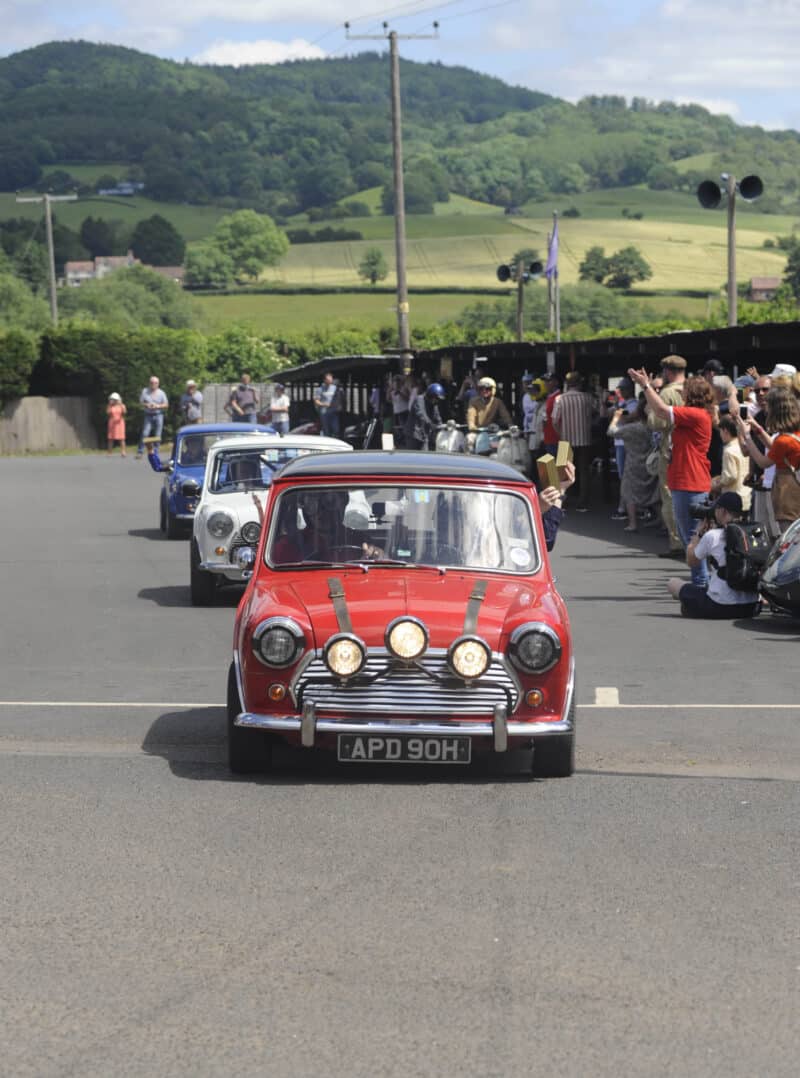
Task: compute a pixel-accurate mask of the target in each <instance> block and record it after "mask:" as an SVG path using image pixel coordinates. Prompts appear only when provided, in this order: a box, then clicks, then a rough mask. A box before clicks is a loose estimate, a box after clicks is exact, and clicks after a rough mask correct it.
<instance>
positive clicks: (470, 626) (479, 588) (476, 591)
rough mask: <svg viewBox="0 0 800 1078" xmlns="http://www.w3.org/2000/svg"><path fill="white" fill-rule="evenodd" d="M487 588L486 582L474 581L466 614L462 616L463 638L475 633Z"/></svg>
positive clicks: (487, 582)
mask: <svg viewBox="0 0 800 1078" xmlns="http://www.w3.org/2000/svg"><path fill="white" fill-rule="evenodd" d="M488 586H489V581H488V580H476V581H475V587H474V588H473V589H472V594H471V595H470V597H469V602H468V603H467V612H466V614H465V615H464V629H463V634H464V636H470V635H472V633H474V632H475V629H476V628H477V625H478V613H479V612H480V608H481V603H482V602H483V599H484V596H485V595H486V589H487V588H488Z"/></svg>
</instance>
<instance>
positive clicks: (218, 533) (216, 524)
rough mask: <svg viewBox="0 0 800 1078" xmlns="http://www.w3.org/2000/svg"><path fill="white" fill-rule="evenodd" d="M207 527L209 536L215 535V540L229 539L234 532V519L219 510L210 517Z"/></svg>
mask: <svg viewBox="0 0 800 1078" xmlns="http://www.w3.org/2000/svg"><path fill="white" fill-rule="evenodd" d="M206 527H207V528H208V531H209V534H210V535H213V536H214V538H215V539H227V537H228V536H229V535H230V534H231V532H232V531H233V517H232V516H231V515H230V513H226V512H224V511H223V510H222V509H217V510H216V511H215V512H213V513H212V514H211V515H210V516H209V518H208V520H207V521H206Z"/></svg>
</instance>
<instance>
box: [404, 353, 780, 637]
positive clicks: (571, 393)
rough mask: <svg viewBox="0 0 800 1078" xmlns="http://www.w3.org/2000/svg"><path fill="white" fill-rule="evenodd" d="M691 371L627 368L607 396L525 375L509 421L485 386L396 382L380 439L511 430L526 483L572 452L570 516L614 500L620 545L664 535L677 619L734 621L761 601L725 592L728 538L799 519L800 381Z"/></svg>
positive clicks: (719, 369) (416, 440)
mask: <svg viewBox="0 0 800 1078" xmlns="http://www.w3.org/2000/svg"><path fill="white" fill-rule="evenodd" d="M688 367H689V365H688V363H687V361H686V359H684V358H683V357H682V356H679V355H668V356H665V357H664V359H663V360H662V362H661V364H660V369H659V371H658V372H657V373H656V374H648V373H647V372H646V371H644V370H637V369H635V368H631V369H630V370H629V371H628V372H627V375H626V376H624V377H623V378H621V379H620V380H619V381H618V384H617V385H616V386H615V387H614V388H613V389H608V388H607V387H604V386H602V385H601V383H600V380H599V379H598V378H596V377H592V376H588V377H586V376H584V375H583V374H582V373H581V372H578V371H570V372H568V373H567V375H566V376H565V378H564V380H563V383H562V382H561V381H560V380H559V378H558V377H557V376H556V375H555V374H553V373H552V372H549V373H546V374H544V375H542V376H541V377H535V376H531V375H527V374H526V375H525V376H523V378H522V380H521V384H520V387H519V389H520V390H521V393H519V394H518V397H517V402H516V405H517V407H516V414H513V415H512V413H511V411H510V408H509V406H510V404H511V402H510V401H503V400H501V398H500V396H499V394H498V393H497V386H496V383H495V382H494V380H493V379H491V378H490V377H487V376H485V375H483V376H481V375H477V374H475V375H468V376H467V377H466V378H465V379H464V380H463V382H462V383H461V385H460V386H459V385H453V386H450V387H443V386H442V385H441V384H439V383H430V382H429V381H428V380H427V379H425V378H424V377H423V378H416V377H408V378H402V377H400V376H395V377H394V378H393V379H392V381H391V383H390V385H389V386H388V389H387V395H386V399H387V406H386V412H385V415H386V416H388V420H387V427H388V426H391V427H392V429H393V431H394V435H395V444H396V445H398V446H408V447H413V448H423V447H426V446H427V447H429V448H433V445H434V435H435V431H436V428H437V427H438V426H439V425H440V424H441V423H442V421H443V419H454V420H455V421H456V422H458V423H461V424H463V425H464V427H465V428H467V431H468V437H469V432H473V433H474V432H475V431H476V430H478V429H481V428H482V427H484V426H485V425H486V424H487V423H490V422H491V423H496V424H498V425H499V426H501V427H507V426H509V425H510V424H511V423H517V424H519V425H520V427H521V428H522V429H523V430H524V433H525V437H526V439H527V443H528V447H529V449H530V454H531V478H533V479H534V481H537V474H536V467H535V462H536V459H537V457H539V456H541V455H542V454H543V453H553V454H554V453H555V451H556V448H557V444H558V442H559V441H568V442H569V443H570V444H571V446H572V450H573V454H574V461H575V475H576V482H575V484H574V487H573V489H572V490H570V491H569V495H568V497H567V498H566V499H565V504H566V505H568V507H569V509H571V510H574V511H576V512H584V511H586V510H587V509H588V508H589V506H590V504H592V503H594V504H595V505H596V504H597V503H598V502H599V501H601V500H602V501H607V500H608V499H609V498H610V497H613V495H614V493H615V492H616V491H618V502H617V504H616V508H615V509H614V511H613V512H612V513H611V516H612V519H614V520H618V521H620V522H621V523H623V524H624V526H623V530H624V531H626V532H629V533H630V532H636V531H638V530H639V529H640V528H641V527H644V528H659V529H661V534H662V535H663V537H664V539H665V540H666V542H665V549H664V551H663V552H662V553H661V554H659V556H660V557H663V558H669V559H675V560H676V561H681V562H683V563H684V564H685V565H686V566H687V567H688V569H689V571H690V580H682V579H679V578H672V579H671V580H670V581H669V590H670V592H671V594H673V595H674V596H675V598H678V599H680V602H681V609H682V612H683V613H684V614H686V615H687V616H691V617H738V616H742V615H743V614H747V613H752V612H754V610H755V609H756V604H757V600H758V596H757V595H755V594H754V593H744V592H742V591H740V590H737V589H736V588H731V587H729V586H728V585H727V584H726V583H725V580H724V576H725V574H724V566H725V551H724V534H725V530H724V529H725V526H726V525H727V524H728V523H731V522H735V521H742V522H748V521H749V522H757V523H759V524H761V525H762V527H763V528H764V531H765V532H766V534H767V536H768V537H769V538H770V539H775V538H777V536H778V535H780V534H781V532H782V531H783V530H785V528H786V527H787V526H788V525H789V524H790V523H791V522H792V521H794V520H796V519H797V518H798V517H800V471H798V475H797V478H795V470H796V469H800V375H798V374H797V371H796V369H795V368H794V367H792V366H790V365H788V364H778V365H777V366H776V367H775V369H774V370H773V371H771V372H770V373H769V374H760V373H759V371H758V370H756V369H755V368H750V369H749V370H748V372H747V373H746V374H745V375H743V376H742V377H740V378H736V379H735V380H734V379H732V378H731V377H730V376H729V375H728V374H727V373H726V372H725V370H724V369H723V366H722V364H721V363H720V362H719V361H718V360H716V359H710V360H708V361H707V362H706V363H705V364H704V366H703V367H702V368H701V369H699V370H697V369H696V370H694V371H690V370H689V369H688ZM468 447H469V446H468ZM616 479H618V480H619V483H618V487H617V486H616V483H615V480H616ZM703 509H705V516H702V513H703ZM720 569H722V570H723V573H722V576H720Z"/></svg>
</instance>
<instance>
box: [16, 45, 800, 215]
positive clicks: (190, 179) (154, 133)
mask: <svg viewBox="0 0 800 1078" xmlns="http://www.w3.org/2000/svg"><path fill="white" fill-rule="evenodd" d="M388 80H389V69H388V62H387V60H386V58H385V57H382V56H378V55H377V54H361V55H359V56H357V57H355V58H344V59H331V60H308V61H297V62H293V63H285V64H277V65H270V66H268V65H257V66H252V67H243V68H231V67H208V66H200V65H195V64H190V63H183V64H180V63H175V62H172V61H167V60H160V59H157V58H155V57H152V56H147V55H144V54H142V53H138V52H135V51H133V50H131V49H124V48H120V47H116V46H102V45H92V44H88V43H86V42H71V43H53V44H49V45H44V46H40V47H38V48H35V49H29V50H27V51H25V52H20V53H17V54H15V55H12V56H10V57H8V58H6V59H3V60H0V190H3V191H13V190H17V189H20V188H30V187H34V186H36V185H37V184H38V185H39V186H45V187H47V186H48V185H49V186H52V184H50V183H49V178H50V177H51V175H52V173H53V172H54V171H55V170H61V171H62V172H63V171H66V172H67V173H68V170H69V164H81V165H88V164H98V163H99V164H104V163H114V170H113V172H112V175H113V176H114V177H115V178H117V179H125V178H128V179H132V180H135V181H138V182H141V183H144V185H145V188H144V190H145V193H146V194H147V195H148V196H149V197H151V198H154V199H159V200H164V201H173V202H189V203H195V204H213V203H216V204H221V205H224V206H228V207H235V206H252V207H254V208H256V209H259V210H261V211H263V212H268V213H271V214H273V215H276V216H279V217H287V216H289V215H291V214H293V213H296V212H298V211H300V210H308V209H310V208H314V207H324V206H330V205H332V204H333V203H335V202H337V201H340V200H342V199H346V198H348V197H349V196H352V195H354V194H355V193H356V192H358V191H360V190H363V189H365V188H369V187H375V186H379V185H382V184H384V183H386V182H387V181H388V180H389V177H390V164H391V142H390V126H389V86H388ZM401 81H402V89H403V108H404V133H405V140H406V142H405V146H406V161H407V173H408V178H407V194H408V196H409V200H410V209H411V210H412V211H413V210H414V208H415V207H416V206H420V207H421V206H425V205H427V204H428V203H430V202H431V201H432V200H433V199H434V198H439V199H440V198H441V197H443V195H445V196H446V193H447V192H448V191H451V192H455V193H458V194H463V195H466V196H469V197H470V198H474V199H480V200H483V201H487V202H492V203H494V204H496V205H504V206H509V207H510V206H519V205H523V204H524V203H526V202H528V201H530V200H535V199H538V198H541V197H543V196H545V195H547V194H549V193H554V194H560V195H570V194H578V193H581V192H585V191H592V190H598V189H604V188H610V187H620V186H628V185H636V184H645V185H647V186H649V187H651V188H654V189H656V190H667V189H679V190H680V189H683V190H693V188H694V187H695V186H696V184H697V182H698V180H699V179H701V178H707V177H708V176H709V175H711V176H713V175H714V174H715V172H718V171H719V170H720V169H721V168H725V169H728V170H731V171H734V172H735V173H736V174H737V175H739V176H741V175H744V174H746V173H748V172H753V171H758V172H759V173H760V174H761V175H762V177H763V178H764V181H765V185H766V191H767V193H766V196H765V197H764V198H763V199H762V200H761V202H760V203H759V208H760V209H762V210H764V211H766V212H770V211H773V212H777V211H780V212H788V213H794V212H797V211H798V209H799V208H800V204H799V203H798V177H800V136H798V134H797V133H796V132H789V131H784V132H766V131H763V130H762V129H760V128H754V127H751V128H744V127H739V126H737V125H736V124H734V122H733V121H732V120H730V119H728V118H725V117H720V116H713V115H711V114H710V113H709V112H707V111H706V110H705V109H703V108H701V107H700V106H695V105H684V106H678V105H674V104H671V103H660V104H654V103H651V102H647V101H645V100H643V99H634V100H633V101H632V102H631V103H630V104H627V103H626V102H625V100H624V99H622V98H616V97H594V98H586V99H584V100H582V101H581V102H579V103H578V104H577V105H571V104H568V103H566V102H564V101H559V100H557V99H555V98H552V97H549V96H548V95H546V94H541V93H535V92H532V91H529V90H525V89H521V88H515V87H510V86H507V85H505V84H504V83H503V82H501V81H500V80H499V79H494V78H490V77H488V76H485V75H480V74H477V73H475V72H472V71H469V70H467V69H464V68H453V67H444V66H442V65H439V64H417V63H413V62H411V61H403V62H402V64H401ZM695 157H697V158H698V159H697V160H694V158H695ZM61 182H62V183H68V182H69V181H68V180H65V179H64V177H63V175H62V176H61Z"/></svg>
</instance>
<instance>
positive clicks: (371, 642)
mask: <svg viewBox="0 0 800 1078" xmlns="http://www.w3.org/2000/svg"><path fill="white" fill-rule="evenodd" d="M337 581H338V582H340V583H341V589H340V590H341V591H343V593H344V602H345V604H346V608H347V613H348V615H349V618H350V622H351V624H352V631H353V632H354V633H355V634H356V635H357V636H358V637H360V638H361V639H362V640H363V641H364V643H365V644H366V645H367V647H382V646H383V640H384V633H385V631H386V627H387V625H388V624H389V623H390V622H391V621H393V620H394V619H395V618H398V617H401V616H404V615H407V616H410V617H414V618H418V619H419V620H420V621H422V622H423V623H424V625H425V626H426V628H427V630H428V633H429V637H430V645H429V646H430V647H434V648H447V647H449V645H450V644H451V643H452V642H453V640H454V639H455V638H456V637H457V636H459V635H460V634H461V633H462V632H463V631H464V625H465V619H466V616H467V608H468V605H469V604H470V598H471V596H472V595H473V593H474V592H478V591H482V590H483V588H478V587H476V583H477V582H478V581H484V582H485V593H484V594H483V596H482V598H481V599H480V602H479V603H477V604H476V609H477V618H476V621H475V629H474V631H475V632H476V633H477V635H479V636H481V637H482V638H483V639H484V640H485V641H486V643H487V644H488V645H489V647H490V648H491V649H492V650H493V651H497V650H499V647H500V641H501V637H502V635H503V631H504V629H505V628H506V627H507V626H508V625H511V624H513V625H516V624H519V623H521V622H523V621H536V620H540V619H541V620H546V621H548V622H551V623H554V624H558V623H559V622H560V621H561V620H562V616H563V615H562V612H561V610H560V607H559V602H558V600H557V598H556V597H555V595H554V592H553V590H552V585H551V584H550V581H549V580H548V579H547V578H546V577H545V576H543V575H540V576H535V577H521V578H519V579H509V578H508V577H507V576H505V577H504V576H499V575H492V574H489V573H487V574H481V573H474V572H463V571H460V570H457V569H449V570H447V572H445V573H440V572H439V571H438V570H413V571H411V572H408V571H402V572H397V571H395V570H393V569H388V568H387V569H374V568H373V569H371V570H370V571H368V572H363V571H361V570H359V571H357V572H353V571H352V570H348V571H342V570H337V569H334V568H331V569H330V570H328V571H319V572H316V571H315V572H304V573H303V577H302V579H301V580H297V579H295V580H294V581H293V582H292V583H291V584H288V582H287V584H288V586H286V587H281V588H280V589H279V590H280V591H281V593H282V598H283V602H282V603H281V606H282V607H283V610H282V612H283V613H286V614H288V613H290V611H289V610H287V609H286V605H285V604H286V602H287V600H288V599H289V597H290V595H291V597H292V599H293V600H294V602H296V604H297V607H298V608H301V609H302V610H303V611H304V612H305V614H306V617H307V619H308V622H309V623H310V625H311V626H312V627H313V631H314V634H315V638H316V639H315V645H316V646H317V647H322V646H323V645H324V643H325V641H326V640H328V639H329V638H330V637H331V636H332V635H334V633H337V632H339V628H340V627H339V621H338V618H337V613H336V609H335V605H334V601H333V599H332V592H333V591H335V590H338V589H337V588H336V582H337ZM264 599H265V601H266V602H267V603H269V602H270V601H272V602H274V599H275V596H274V595H273V596H272V599H271V600H270V598H269V597H267V596H264Z"/></svg>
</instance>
